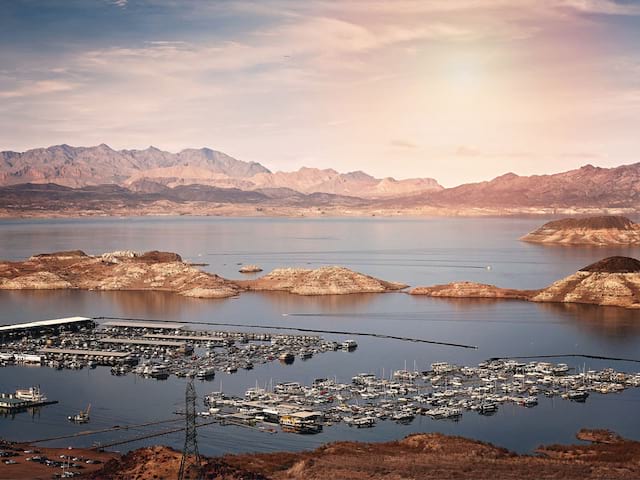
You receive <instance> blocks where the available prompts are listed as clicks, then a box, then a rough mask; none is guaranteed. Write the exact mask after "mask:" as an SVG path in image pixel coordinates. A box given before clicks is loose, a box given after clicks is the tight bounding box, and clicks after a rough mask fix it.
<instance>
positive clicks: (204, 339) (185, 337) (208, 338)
mask: <svg viewBox="0 0 640 480" xmlns="http://www.w3.org/2000/svg"><path fill="white" fill-rule="evenodd" d="M144 337H145V338H161V339H164V340H185V341H186V340H195V341H200V342H207V341H218V342H224V341H225V340H227V339H226V338H225V337H213V336H208V335H168V334H164V333H145V334H144Z"/></svg>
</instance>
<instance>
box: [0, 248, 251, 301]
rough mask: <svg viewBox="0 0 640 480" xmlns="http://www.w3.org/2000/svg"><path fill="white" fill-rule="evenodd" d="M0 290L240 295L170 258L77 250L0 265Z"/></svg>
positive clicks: (230, 284) (163, 254)
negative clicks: (135, 291)
mask: <svg viewBox="0 0 640 480" xmlns="http://www.w3.org/2000/svg"><path fill="white" fill-rule="evenodd" d="M0 289H3V290H29V289H31V290H53V289H82V290H153V291H168V292H175V293H178V294H180V295H183V296H186V297H201V298H223V297H231V296H235V295H237V294H238V293H239V292H240V288H239V287H238V286H237V285H235V284H234V283H233V282H230V281H228V280H226V279H224V278H222V277H219V276H218V275H214V274H210V273H207V272H203V271H202V270H199V269H197V268H195V267H194V266H191V265H189V264H187V263H185V262H183V261H182V258H181V257H180V255H178V254H175V253H170V252H158V251H152V252H146V253H138V252H132V251H120V252H110V253H105V254H102V255H96V256H93V255H87V254H86V253H84V252H83V251H80V250H74V251H68V252H56V253H46V254H40V255H34V256H32V257H30V258H28V259H27V260H25V261H23V262H0Z"/></svg>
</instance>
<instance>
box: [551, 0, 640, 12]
mask: <svg viewBox="0 0 640 480" xmlns="http://www.w3.org/2000/svg"><path fill="white" fill-rule="evenodd" d="M560 5H561V6H564V7H568V8H572V9H575V10H577V11H579V12H583V13H592V14H604V15H640V5H638V4H637V3H621V2H617V1H614V0H564V1H563V2H561V3H560Z"/></svg>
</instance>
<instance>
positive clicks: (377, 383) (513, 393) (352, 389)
mask: <svg viewBox="0 0 640 480" xmlns="http://www.w3.org/2000/svg"><path fill="white" fill-rule="evenodd" d="M570 370H571V369H570V367H569V366H568V365H567V364H564V363H558V364H554V363H549V362H535V361H534V362H529V363H522V362H517V361H514V360H499V359H493V360H489V361H486V362H482V363H480V364H479V365H477V366H474V367H470V366H457V365H453V364H449V363H447V362H437V363H434V364H432V365H431V369H430V370H426V371H422V372H419V371H408V370H406V369H403V370H396V371H393V372H390V375H389V377H388V378H383V377H379V376H376V375H375V374H372V373H362V374H358V375H356V376H354V377H353V378H352V379H351V382H350V383H339V382H338V381H337V380H336V379H327V378H318V379H316V380H314V382H313V383H312V384H311V385H301V384H300V383H298V382H285V383H279V384H276V385H274V386H272V387H271V388H266V386H265V388H260V387H258V386H257V385H256V386H255V387H252V388H250V389H248V390H247V391H246V393H245V395H244V397H243V398H242V397H230V396H226V395H224V394H223V393H222V392H213V393H211V394H209V395H207V396H205V397H204V403H205V405H207V406H208V407H209V410H205V411H203V412H201V413H200V414H201V415H202V416H206V417H210V416H213V417H215V418H218V419H220V420H221V421H222V422H223V423H225V422H226V421H228V420H229V419H233V420H234V421H236V422H240V423H243V424H245V425H258V424H259V423H263V422H267V423H276V424H279V425H280V426H281V428H282V429H283V431H288V432H295V433H306V434H309V433H319V432H321V431H322V429H323V427H325V426H331V425H334V424H337V423H340V422H342V423H344V424H346V425H348V426H351V427H356V428H370V427H374V426H375V425H376V424H377V423H378V422H380V421H392V422H396V423H399V424H409V423H411V422H412V421H413V420H414V418H415V417H417V416H419V415H423V416H429V417H431V418H432V419H435V420H450V421H458V420H459V419H460V418H461V417H462V415H463V414H464V413H466V412H476V413H477V414H479V415H485V416H487V415H494V414H495V413H496V412H497V411H498V409H499V407H500V406H501V405H505V404H512V405H516V406H519V407H523V408H532V407H535V406H537V405H538V397H539V396H545V397H558V398H560V399H562V400H567V401H573V402H585V401H587V399H588V397H589V396H590V395H591V394H600V395H606V394H616V393H620V392H622V391H623V390H625V389H628V388H638V387H640V373H623V372H618V371H615V370H613V369H611V368H607V369H603V370H584V371H581V372H572V373H570Z"/></svg>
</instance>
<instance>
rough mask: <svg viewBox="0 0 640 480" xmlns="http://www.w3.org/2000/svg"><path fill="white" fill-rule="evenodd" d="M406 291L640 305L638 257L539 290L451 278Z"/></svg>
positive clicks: (611, 260) (611, 261) (613, 260)
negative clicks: (519, 288)
mask: <svg viewBox="0 0 640 480" xmlns="http://www.w3.org/2000/svg"><path fill="white" fill-rule="evenodd" d="M409 293H410V294H412V295H426V296H430V297H448V298H493V299H501V300H502V299H513V300H526V301H530V302H552V303H585V304H592V305H601V306H615V307H624V308H640V261H639V260H636V259H635V258H630V257H608V258H605V259H602V260H600V261H598V262H596V263H593V264H591V265H588V266H586V267H584V268H582V269H580V270H579V271H577V272H576V273H574V274H572V275H569V276H568V277H565V278H563V279H561V280H558V281H557V282H554V283H553V284H552V285H550V286H548V287H546V288H542V289H540V290H516V289H505V288H499V287H496V286H494V285H486V284H481V283H473V282H454V283H449V284H447V285H434V286H431V287H416V288H414V289H413V290H411V291H409Z"/></svg>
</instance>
